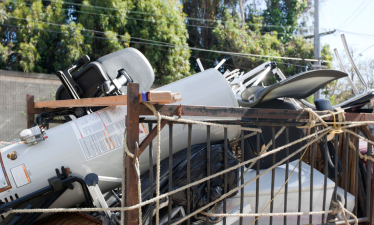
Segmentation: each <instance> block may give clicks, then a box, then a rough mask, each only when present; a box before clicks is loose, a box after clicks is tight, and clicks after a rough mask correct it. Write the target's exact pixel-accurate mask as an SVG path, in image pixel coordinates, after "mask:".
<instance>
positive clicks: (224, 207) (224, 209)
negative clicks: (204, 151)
mask: <svg viewBox="0 0 374 225" xmlns="http://www.w3.org/2000/svg"><path fill="white" fill-rule="evenodd" d="M223 130H224V136H223V138H224V145H225V147H224V150H223V160H224V166H225V169H227V168H228V165H227V128H226V127H225V128H223ZM223 179H224V188H223V194H226V193H227V173H225V174H224V178H223ZM226 207H227V205H226V198H224V199H223V213H226V212H227V211H226V210H227V208H226ZM223 225H226V217H223Z"/></svg>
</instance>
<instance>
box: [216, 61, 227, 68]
mask: <svg viewBox="0 0 374 225" xmlns="http://www.w3.org/2000/svg"><path fill="white" fill-rule="evenodd" d="M225 62H226V59H222V60H221V62H219V63H218V64H217V66H216V67H214V69H216V70H218V69H219V68H220V67H221V66H222V64H224V63H225Z"/></svg>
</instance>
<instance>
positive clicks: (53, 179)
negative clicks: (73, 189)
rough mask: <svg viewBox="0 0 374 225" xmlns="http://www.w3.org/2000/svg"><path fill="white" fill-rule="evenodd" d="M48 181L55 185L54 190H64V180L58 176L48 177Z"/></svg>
mask: <svg viewBox="0 0 374 225" xmlns="http://www.w3.org/2000/svg"><path fill="white" fill-rule="evenodd" d="M48 183H49V184H50V185H51V186H52V187H53V191H54V192H58V191H61V190H62V188H63V187H62V181H61V179H60V178H58V177H51V178H49V179H48Z"/></svg>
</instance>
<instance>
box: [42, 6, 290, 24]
mask: <svg viewBox="0 0 374 225" xmlns="http://www.w3.org/2000/svg"><path fill="white" fill-rule="evenodd" d="M42 1H47V2H57V3H62V4H70V5H77V6H84V7H89V8H95V9H104V10H105V9H108V10H113V11H120V12H122V11H123V12H127V13H134V14H141V15H152V16H160V17H171V16H168V15H163V14H155V13H146V12H140V11H132V10H124V9H116V8H110V7H103V6H94V5H85V4H81V3H73V2H66V1H57V0H42ZM183 18H184V19H187V20H194V21H200V22H214V23H217V22H218V23H228V22H227V20H211V19H201V18H194V17H183ZM229 23H230V22H229ZM246 24H247V25H257V26H267V27H281V28H287V27H290V26H279V25H265V24H256V23H250V22H246Z"/></svg>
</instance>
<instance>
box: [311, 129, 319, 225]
mask: <svg viewBox="0 0 374 225" xmlns="http://www.w3.org/2000/svg"><path fill="white" fill-rule="evenodd" d="M314 132H316V129H314ZM316 145H317V143H316V142H314V143H313V144H312V161H311V163H310V167H311V168H310V188H309V189H310V191H309V193H310V197H309V199H310V200H309V212H313V179H314V178H313V176H314V155H315V152H316ZM312 221H313V215H309V223H310V224H312Z"/></svg>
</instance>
